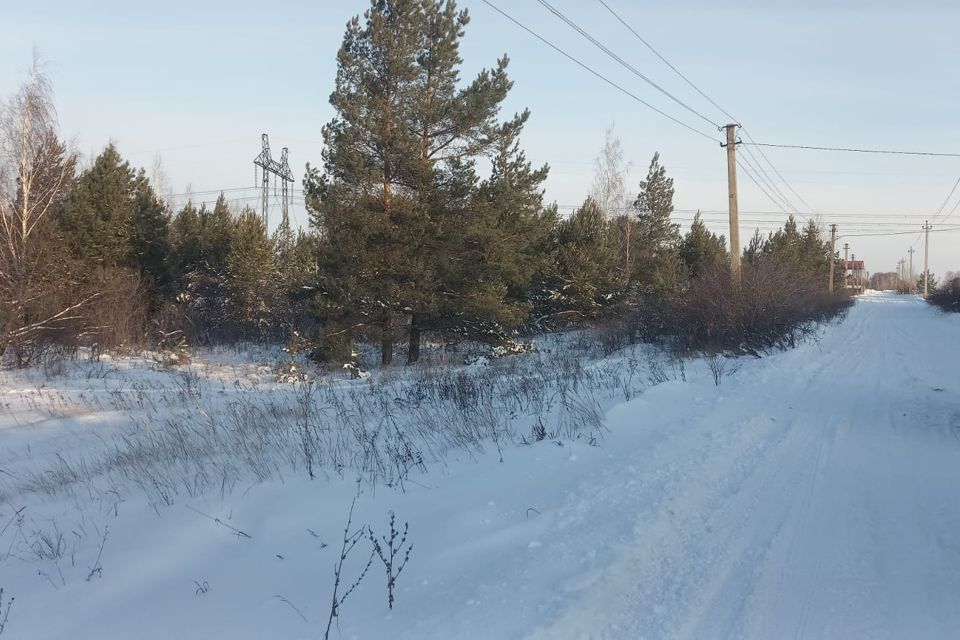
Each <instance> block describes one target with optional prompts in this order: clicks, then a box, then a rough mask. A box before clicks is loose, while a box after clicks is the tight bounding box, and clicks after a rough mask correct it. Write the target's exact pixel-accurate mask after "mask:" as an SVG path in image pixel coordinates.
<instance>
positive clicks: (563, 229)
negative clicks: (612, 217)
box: [552, 198, 626, 320]
mask: <svg viewBox="0 0 960 640" xmlns="http://www.w3.org/2000/svg"><path fill="white" fill-rule="evenodd" d="M556 233H557V273H556V280H555V284H554V288H553V291H552V293H553V295H552V298H553V300H552V301H553V307H554V310H553V315H554V316H556V317H564V316H566V317H573V318H577V319H580V320H590V319H594V318H596V317H598V316H600V315H601V314H602V313H604V311H605V310H607V309H608V308H611V307H613V306H614V305H615V304H616V302H617V301H618V298H619V297H620V295H621V294H622V293H623V292H624V289H625V286H626V282H625V281H624V280H623V279H622V278H621V277H619V274H620V272H619V270H618V269H617V262H618V256H617V252H616V250H615V249H614V248H613V247H612V246H611V244H610V243H609V241H608V228H607V221H606V217H605V216H604V214H603V211H602V210H601V209H600V207H599V206H598V205H597V203H596V202H594V201H593V199H592V198H587V200H586V201H585V202H584V203H583V206H581V207H580V208H579V209H577V210H576V211H575V212H574V213H573V215H571V216H570V217H569V218H567V219H566V220H563V221H561V222H560V223H559V225H558V226H557V231H556Z"/></svg>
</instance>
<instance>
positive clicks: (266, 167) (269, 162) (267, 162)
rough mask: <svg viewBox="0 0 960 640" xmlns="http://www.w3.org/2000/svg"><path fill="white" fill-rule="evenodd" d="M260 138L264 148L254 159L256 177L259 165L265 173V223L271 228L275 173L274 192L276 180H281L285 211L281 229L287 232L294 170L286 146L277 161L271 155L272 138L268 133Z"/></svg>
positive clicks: (262, 203) (262, 187)
mask: <svg viewBox="0 0 960 640" xmlns="http://www.w3.org/2000/svg"><path fill="white" fill-rule="evenodd" d="M260 140H261V142H262V143H263V149H262V150H261V151H260V155H258V156H257V157H256V158H254V159H253V165H254V168H253V171H254V177H256V171H257V167H260V169H261V170H262V173H263V178H261V183H260V206H261V207H262V211H261V215H262V216H263V225H264V226H265V227H266V228H267V230H268V231H269V230H270V174H271V173H272V174H273V175H274V192H276V180H277V179H278V178H279V180H280V182H281V187H280V188H281V199H280V206H281V209H282V212H283V219H282V221H281V223H280V225H281V229H282V230H283V231H284V232H285V233H287V232H289V230H290V185H291V184H293V172H292V171H291V170H290V163H289V162H288V160H287V148H286V147H284V148H283V150H282V151H281V152H280V161H279V162H277V161H276V160H274V159H273V157H272V156H271V155H270V139H269V138H268V137H267V134H265V133H264V134H262V135H261V136H260Z"/></svg>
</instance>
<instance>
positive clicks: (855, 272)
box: [850, 253, 860, 290]
mask: <svg viewBox="0 0 960 640" xmlns="http://www.w3.org/2000/svg"><path fill="white" fill-rule="evenodd" d="M850 262H852V263H853V269H852V271H853V273H852V274H850V275H852V276H853V288H854V289H855V290H856V289H857V287H858V285H859V284H860V272H859V271H858V270H857V254H855V253H851V254H850Z"/></svg>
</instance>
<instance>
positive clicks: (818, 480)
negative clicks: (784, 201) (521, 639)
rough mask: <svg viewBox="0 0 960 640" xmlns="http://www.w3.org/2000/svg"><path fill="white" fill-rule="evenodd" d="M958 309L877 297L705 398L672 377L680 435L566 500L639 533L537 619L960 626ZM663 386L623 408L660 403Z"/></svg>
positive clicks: (785, 628)
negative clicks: (814, 340) (815, 340)
mask: <svg viewBox="0 0 960 640" xmlns="http://www.w3.org/2000/svg"><path fill="white" fill-rule="evenodd" d="M956 321H957V318H951V317H946V316H942V315H940V314H938V313H936V312H934V311H932V310H931V309H930V308H929V307H927V306H925V305H923V304H922V303H920V302H918V301H916V300H914V299H908V298H904V297H896V296H888V295H872V296H865V297H863V298H861V299H860V300H859V301H858V303H857V305H856V306H855V308H854V309H853V310H852V311H851V313H850V316H849V318H848V320H847V321H846V322H845V323H843V324H842V325H840V326H838V327H834V328H831V329H830V330H828V332H827V333H826V335H825V337H824V339H823V341H822V343H821V344H820V345H819V348H818V347H817V346H816V345H808V346H805V347H803V348H801V349H799V350H797V351H794V352H791V353H787V354H783V355H780V356H777V357H774V358H770V359H768V360H766V361H764V362H763V363H761V364H760V366H758V367H757V368H756V369H750V370H749V371H746V372H742V373H741V374H740V375H737V376H735V377H733V378H729V379H728V380H727V381H725V382H724V383H723V384H722V386H721V387H720V390H721V392H722V395H720V396H718V397H715V398H711V399H710V400H708V401H706V402H705V403H703V404H701V403H700V402H698V399H697V398H696V397H690V396H689V395H688V394H686V393H684V392H683V391H681V390H678V391H677V396H676V397H675V398H672V399H670V400H669V401H665V402H664V405H669V406H671V407H676V405H683V406H684V408H683V409H680V410H676V409H674V411H676V413H674V414H673V415H669V416H666V417H665V422H664V423H661V425H660V427H659V428H663V429H666V430H667V431H676V432H678V435H677V436H676V439H675V440H674V441H672V442H670V443H669V444H667V445H666V446H665V447H663V448H661V447H655V448H653V449H652V450H650V451H643V450H642V449H641V450H634V451H630V452H629V454H626V455H623V458H622V459H621V460H619V461H618V463H617V464H615V465H611V467H610V468H608V469H607V470H605V473H604V475H603V476H602V477H597V478H595V479H594V480H593V481H592V482H591V483H590V484H588V485H584V486H581V487H580V488H579V489H578V493H579V495H578V496H577V497H575V498H573V499H572V500H571V504H570V506H569V507H568V508H571V507H575V506H576V505H578V504H579V505H583V504H589V505H590V506H589V512H588V513H587V514H584V516H585V519H586V520H588V521H593V522H598V523H600V522H603V521H604V520H607V519H611V518H615V519H629V520H630V521H631V522H632V535H631V537H630V539H628V540H625V541H624V542H623V544H622V545H621V548H620V550H619V551H618V553H617V555H616V557H615V558H613V559H612V561H611V562H610V563H609V564H608V565H607V566H605V567H603V568H602V569H598V570H597V572H598V575H597V578H596V580H595V581H593V582H592V583H591V586H590V588H588V589H584V590H583V591H582V592H581V593H578V594H577V595H575V596H571V597H566V598H562V599H561V600H560V602H559V603H558V606H557V609H556V613H557V616H556V619H554V620H551V621H550V622H549V623H548V624H545V625H544V626H543V627H542V628H541V629H539V630H538V631H537V632H536V633H534V634H532V636H533V637H536V638H574V637H578V638H579V637H584V638H586V637H591V638H757V639H762V638H955V637H958V634H960V498H958V495H957V488H958V486H960V324H958V323H957V322H956ZM657 391H658V389H654V390H652V391H651V392H648V394H647V395H646V396H644V397H643V398H642V399H640V400H637V401H635V402H633V403H630V404H629V405H625V406H621V407H619V408H618V409H617V410H616V412H615V414H616V415H614V416H612V418H613V419H614V420H615V421H617V422H623V423H628V422H630V421H631V420H635V421H637V422H641V421H645V420H649V418H643V417H642V416H645V415H646V414H647V411H646V410H647V408H648V407H647V404H648V403H653V405H658V404H659V402H658V400H657V399H656V398H655V396H656V395H657ZM661 406H662V405H661ZM649 408H650V409H651V410H653V409H654V406H650V407H649ZM633 416H635V418H634V417H633ZM564 534H565V532H564V530H563V528H559V530H558V531H557V535H558V537H560V538H562V537H563V536H564ZM569 543H570V544H576V536H574V537H573V538H572V539H571V540H570V541H569Z"/></svg>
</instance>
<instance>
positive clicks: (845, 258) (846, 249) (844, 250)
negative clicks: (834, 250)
mask: <svg viewBox="0 0 960 640" xmlns="http://www.w3.org/2000/svg"><path fill="white" fill-rule="evenodd" d="M849 250H850V243H849V242H844V243H843V288H844V289H846V288H847V267H848V266H849V265H850V263H849V262H848V261H847V252H848V251H849Z"/></svg>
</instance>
